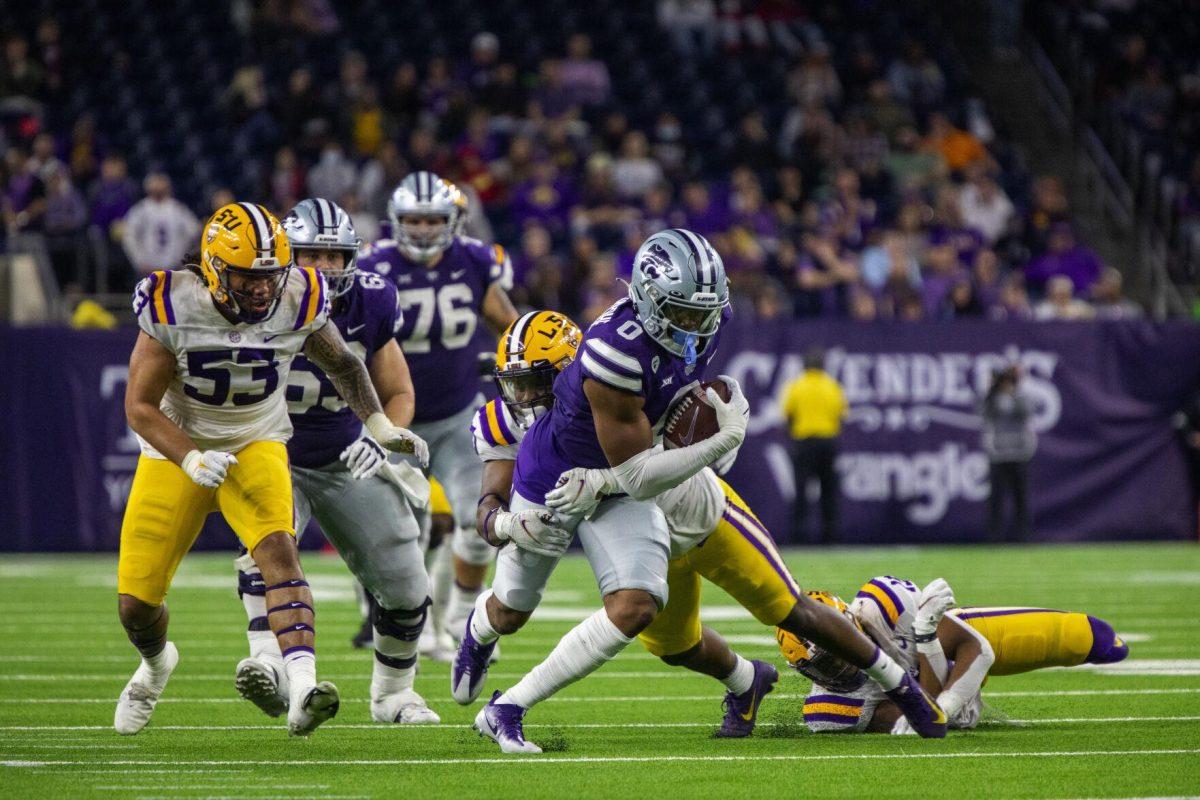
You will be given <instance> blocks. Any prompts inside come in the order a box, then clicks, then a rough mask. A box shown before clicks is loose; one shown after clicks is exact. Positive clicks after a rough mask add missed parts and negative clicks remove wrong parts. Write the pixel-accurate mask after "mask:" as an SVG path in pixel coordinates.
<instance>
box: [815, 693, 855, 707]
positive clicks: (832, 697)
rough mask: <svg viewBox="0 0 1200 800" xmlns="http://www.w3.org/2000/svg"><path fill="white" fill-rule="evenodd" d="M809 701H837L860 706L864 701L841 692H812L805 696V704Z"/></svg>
mask: <svg viewBox="0 0 1200 800" xmlns="http://www.w3.org/2000/svg"><path fill="white" fill-rule="evenodd" d="M809 703H837V704H838V705H839V706H854V707H855V708H858V707H860V706H862V704H863V701H862V700H861V699H856V698H853V697H843V696H842V695H840V694H810V695H809V696H808V697H806V698H804V704H805V705H808V704H809Z"/></svg>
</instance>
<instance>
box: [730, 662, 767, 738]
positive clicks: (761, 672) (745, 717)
mask: <svg viewBox="0 0 1200 800" xmlns="http://www.w3.org/2000/svg"><path fill="white" fill-rule="evenodd" d="M750 663H751V664H753V665H754V680H753V681H752V682H751V683H750V688H749V689H747V690H746V691H744V692H742V693H741V694H734V693H733V692H726V693H725V701H724V702H723V703H722V705H723V706H724V707H725V719H724V720H723V721H722V722H721V727H720V728H718V729H717V734H716V736H717V738H718V739H745V738H746V737H747V736H749V735H750V734H751V733H753V732H754V723H755V721H756V720H757V719H758V708H759V706H760V705H761V704H762V700H763V698H764V697H766V696H767V695H768V694H770V693H771V691H772V690H773V689H774V688H775V683H776V682H777V681H778V680H779V672H778V671H777V670H776V669H775V667H773V666H771V665H770V664H768V663H766V662H765V661H751V662H750Z"/></svg>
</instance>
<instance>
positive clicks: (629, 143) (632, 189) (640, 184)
mask: <svg viewBox="0 0 1200 800" xmlns="http://www.w3.org/2000/svg"><path fill="white" fill-rule="evenodd" d="M662 177H663V172H662V166H661V165H660V164H659V163H658V161H656V160H655V159H653V158H651V157H650V144H649V142H647V141H646V135H645V134H644V133H642V132H641V131H630V132H629V133H627V134H625V140H624V141H623V142H622V143H621V155H620V156H619V157H618V158H617V159H616V160H615V161H614V162H613V183H614V185H615V186H616V188H617V192H618V193H619V194H620V195H621V196H622V197H626V198H630V197H637V196H640V195H643V194H645V193H646V191H647V190H648V189H650V187H652V186H654V185H655V184H657V183H658V182H659V181H661V180H662Z"/></svg>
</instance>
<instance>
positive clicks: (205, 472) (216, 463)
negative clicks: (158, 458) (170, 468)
mask: <svg viewBox="0 0 1200 800" xmlns="http://www.w3.org/2000/svg"><path fill="white" fill-rule="evenodd" d="M236 463H238V460H237V456H235V455H234V454H233V453H223V452H221V451H220V450H205V451H204V452H203V453H201V452H200V451H199V450H193V451H191V452H190V453H188V454H187V455H186V456H184V457H183V461H182V462H181V463H180V465H179V466H181V467H183V471H184V472H186V473H187V475H188V477H189V478H191V479H192V480H194V481H195V482H196V483H198V484H200V485H201V486H203V487H204V488H206V489H215V488H217V487H218V486H220V485H221V484H222V483H224V482H225V476H226V475H227V474H228V473H229V468H230V467H231V466H232V465H234V464H236Z"/></svg>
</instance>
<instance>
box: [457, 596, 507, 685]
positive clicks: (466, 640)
mask: <svg viewBox="0 0 1200 800" xmlns="http://www.w3.org/2000/svg"><path fill="white" fill-rule="evenodd" d="M474 616H475V612H474V611H472V612H471V613H470V615H469V616H468V617H467V626H466V630H464V631H463V638H462V642H461V643H460V644H459V645H458V653H457V654H456V655H455V656H454V667H453V668H452V669H451V670H450V694H451V696H453V697H454V702H456V703H458V704H459V705H464V706H465V705H468V704H470V703H474V702H475V699H476V698H477V697H479V693H480V692H482V691H483V684H484V681H486V680H487V672H488V664H489V663H490V661H491V658H492V652H493V651H494V650H495V649H496V642H492V643H491V644H480V643H479V642H477V641H475V637H474V636H472V635H471V619H472V618H473V617H474ZM496 641H499V639H497V640H496Z"/></svg>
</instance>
